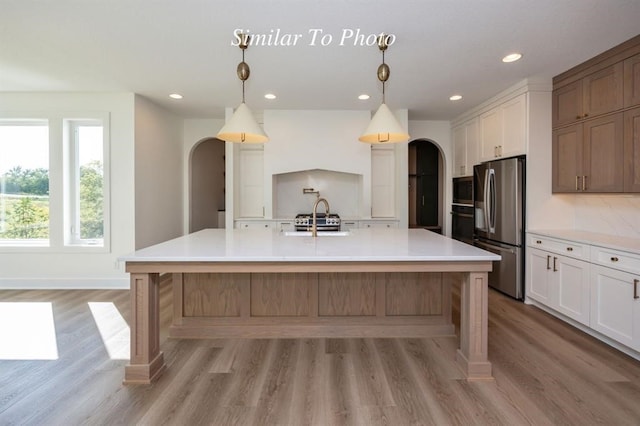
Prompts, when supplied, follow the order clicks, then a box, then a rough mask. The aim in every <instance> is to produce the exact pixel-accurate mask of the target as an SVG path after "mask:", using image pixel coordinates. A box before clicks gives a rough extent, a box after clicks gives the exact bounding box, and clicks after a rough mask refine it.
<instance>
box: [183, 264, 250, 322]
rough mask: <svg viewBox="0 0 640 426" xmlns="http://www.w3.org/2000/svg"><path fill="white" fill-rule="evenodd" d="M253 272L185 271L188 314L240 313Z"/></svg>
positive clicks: (185, 310)
mask: <svg viewBox="0 0 640 426" xmlns="http://www.w3.org/2000/svg"><path fill="white" fill-rule="evenodd" d="M249 279H250V274H212V273H204V274H183V277H182V280H183V281H182V282H183V286H184V289H183V291H182V303H183V312H184V314H183V315H184V316H185V317H239V316H240V315H241V313H242V312H241V311H242V304H241V300H242V287H243V286H245V285H249Z"/></svg>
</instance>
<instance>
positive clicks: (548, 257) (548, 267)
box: [547, 255, 551, 270]
mask: <svg viewBox="0 0 640 426" xmlns="http://www.w3.org/2000/svg"><path fill="white" fill-rule="evenodd" d="M550 258H551V256H549V255H547V270H549V269H551V267H550V266H549V259H550Z"/></svg>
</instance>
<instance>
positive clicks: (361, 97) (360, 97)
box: [358, 93, 370, 101]
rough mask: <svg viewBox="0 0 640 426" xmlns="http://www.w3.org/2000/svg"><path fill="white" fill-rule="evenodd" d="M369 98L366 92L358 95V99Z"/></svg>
mask: <svg viewBox="0 0 640 426" xmlns="http://www.w3.org/2000/svg"><path fill="white" fill-rule="evenodd" d="M369 98H370V96H369V95H367V94H366V93H363V94H362V95H360V96H358V99H360V100H361V101H366V100H367V99H369Z"/></svg>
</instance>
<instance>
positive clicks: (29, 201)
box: [0, 119, 49, 246]
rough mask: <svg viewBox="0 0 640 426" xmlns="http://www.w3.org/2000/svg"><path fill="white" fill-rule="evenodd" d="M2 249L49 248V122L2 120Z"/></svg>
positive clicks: (0, 229)
mask: <svg viewBox="0 0 640 426" xmlns="http://www.w3.org/2000/svg"><path fill="white" fill-rule="evenodd" d="M0 245H3V246H4V245H11V246H33V245H35V246H48V245H49V125H48V121H47V120H27V119H20V120H0Z"/></svg>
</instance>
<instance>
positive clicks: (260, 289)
mask: <svg viewBox="0 0 640 426" xmlns="http://www.w3.org/2000/svg"><path fill="white" fill-rule="evenodd" d="M490 270H491V262H479V261H475V262H460V261H457V262H376V263H371V262H335V263H333V264H330V263H326V262H325V263H319V262H290V263H286V262H278V263H260V262H256V263H253V264H249V263H247V262H244V263H242V264H238V263H217V262H215V263H214V262H211V263H209V262H207V263H196V262H184V263H177V262H172V263H167V262H149V263H147V262H135V263H127V271H128V272H130V274H131V295H132V296H131V297H132V299H131V303H132V316H131V318H132V323H131V362H130V364H129V365H128V366H127V367H126V368H125V379H124V384H127V385H129V384H149V383H151V382H152V381H153V380H155V379H156V378H157V377H158V376H159V375H160V374H161V373H162V372H163V371H164V369H165V363H164V359H163V356H162V352H160V348H159V314H158V282H159V274H160V273H172V274H173V275H172V278H173V310H174V311H173V323H172V325H171V327H170V330H169V336H170V337H176V338H303V337H304V338H308V337H317V338H321V337H333V338H336V337H337V338H340V337H345V338H346V337H434V336H453V335H455V328H454V325H453V323H452V321H451V282H452V280H454V279H457V280H460V279H462V283H461V306H460V312H461V319H460V349H458V351H457V353H456V354H455V355H454V354H452V358H453V357H454V356H455V359H456V362H457V363H458V364H459V365H460V366H461V368H462V370H463V371H464V372H465V375H466V376H467V378H468V380H487V379H491V363H490V362H489V361H488V360H487V323H488V321H487V313H488V309H487V297H488V294H487V292H488V290H487V272H488V271H490ZM469 271H471V272H469Z"/></svg>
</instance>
